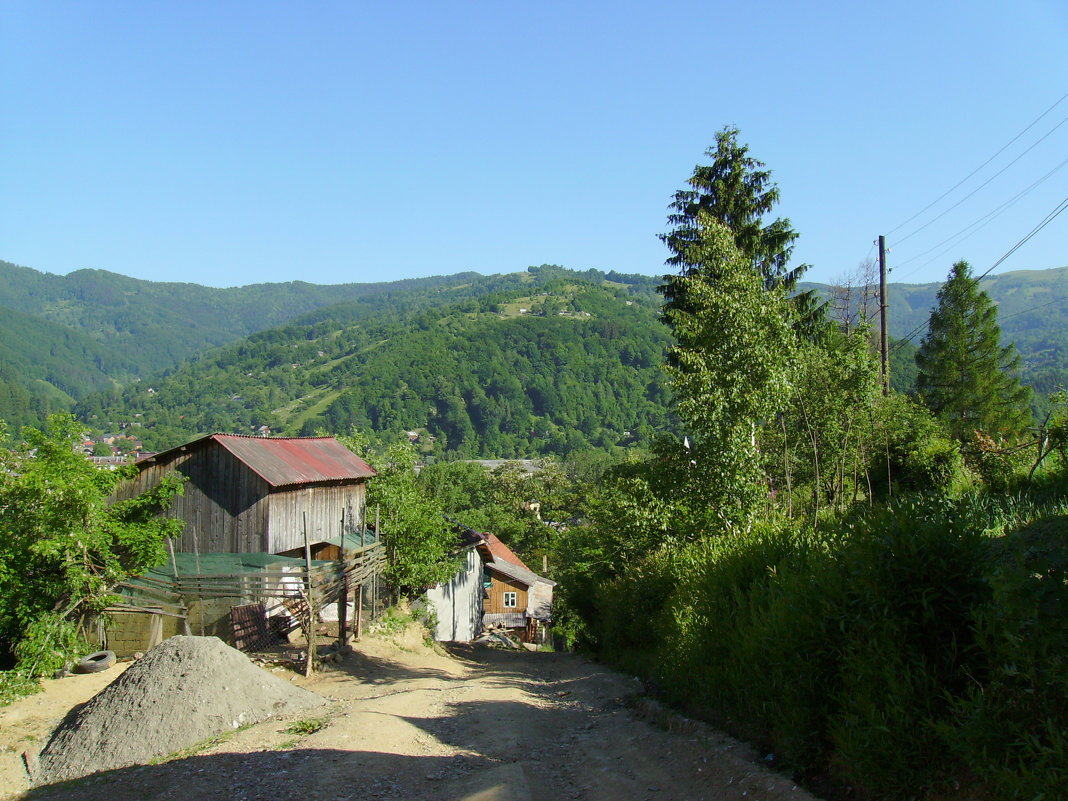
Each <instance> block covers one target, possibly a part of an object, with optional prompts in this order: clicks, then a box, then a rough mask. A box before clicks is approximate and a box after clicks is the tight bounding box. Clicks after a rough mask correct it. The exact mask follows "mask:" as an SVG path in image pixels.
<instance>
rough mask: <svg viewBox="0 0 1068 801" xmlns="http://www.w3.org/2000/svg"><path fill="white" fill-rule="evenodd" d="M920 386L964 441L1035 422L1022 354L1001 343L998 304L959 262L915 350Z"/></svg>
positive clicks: (1013, 430)
mask: <svg viewBox="0 0 1068 801" xmlns="http://www.w3.org/2000/svg"><path fill="white" fill-rule="evenodd" d="M916 365H917V366H918V367H919V371H920V372H919V375H918V377H917V380H916V388H917V390H918V391H919V394H920V397H921V398H923V401H924V403H925V404H927V407H928V408H929V409H931V411H933V412H934V413H935V414H936V415H938V416H939V417H941V418H942V419H943V420H945V421H946V422H947V424H948V425H949V426H950V429H951V431H952V432H953V434H954V435H955V436H956V437H957V438H958V439H960V440H964V439H966V438H968V437H970V436H971V435H972V433H973V432H974V431H981V432H983V433H986V434H991V435H1002V436H1012V435H1014V434H1018V433H1020V432H1021V431H1022V430H1023V429H1024V428H1026V427H1027V425H1028V424H1029V423H1030V421H1031V413H1030V406H1029V403H1030V399H1031V388H1030V387H1027V386H1022V385H1021V384H1020V380H1019V368H1020V355H1019V354H1018V353H1017V352H1016V349H1015V348H1014V347H1013V346H1012V345H1007V346H1002V345H1001V329H1000V328H999V327H998V323H997V307H995V305H994V303H993V301H992V300H990V297H989V296H988V295H987V294H986V292H983V291H982V290H980V289H979V285H978V282H977V281H976V280H975V279H974V278H972V275H971V267H969V265H968V262H966V261H958V262H957V263H956V264H954V265H953V268H952V269H951V270H950V272H949V277H948V279H947V280H946V283H945V284H944V285H943V286H942V288H941V289H940V290H939V291H938V305H937V306H936V307H935V308H934V309H933V310H932V312H931V321H930V325H929V328H928V331H927V335H926V336H925V337H924V339H923V341H922V343H921V344H920V349H919V351H918V352H917V354H916Z"/></svg>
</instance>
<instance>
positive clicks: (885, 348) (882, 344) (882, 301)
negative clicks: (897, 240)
mask: <svg viewBox="0 0 1068 801" xmlns="http://www.w3.org/2000/svg"><path fill="white" fill-rule="evenodd" d="M886 307H887V303H886V237H885V236H882V235H881V234H880V235H879V328H880V331H879V354H880V356H881V357H882V372H883V394H884V395H889V394H890V334H889V332H888V331H887V328H886Z"/></svg>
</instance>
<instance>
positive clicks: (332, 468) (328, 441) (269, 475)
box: [143, 434, 375, 487]
mask: <svg viewBox="0 0 1068 801" xmlns="http://www.w3.org/2000/svg"><path fill="white" fill-rule="evenodd" d="M209 442H216V443H218V444H219V445H220V446H222V447H223V448H225V449H226V450H227V451H229V452H230V453H232V454H233V455H234V456H235V457H236V458H237V459H239V460H240V461H241V462H242V463H244V464H245V465H246V466H247V467H248V468H249V469H250V470H252V472H254V473H255V474H256V475H258V476H259V477H260V478H262V479H263V480H264V481H266V482H267V484H268V485H270V486H271V487H289V486H295V485H300V484H316V483H322V482H336V481H342V482H343V481H357V480H361V479H365V478H370V477H371V476H373V475H375V471H374V470H373V469H372V468H371V466H370V465H369V464H367V462H365V461H364V460H363V459H361V458H360V457H358V456H356V454H354V453H353V452H352V451H350V450H349V449H348V448H346V447H345V446H344V445H342V444H341V443H340V442H338V441H337V440H336V439H334V438H333V437H250V436H245V435H243V434H209V435H207V436H205V437H201V438H200V439H198V440H194V441H193V442H189V443H187V444H185V445H181V446H179V447H178V448H172V449H171V450H170V451H165V452H163V453H159V454H156V455H155V456H153V457H151V458H150V459H146V460H143V461H144V462H146V463H151V462H155V461H162V460H166V458H167V457H168V456H169V455H170V454H172V453H176V452H180V451H182V450H187V449H189V448H195V447H203V446H204V445H207V444H208V443H209Z"/></svg>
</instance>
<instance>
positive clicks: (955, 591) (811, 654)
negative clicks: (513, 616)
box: [595, 494, 1068, 799]
mask: <svg viewBox="0 0 1068 801" xmlns="http://www.w3.org/2000/svg"><path fill="white" fill-rule="evenodd" d="M1066 532H1068V508H1066V507H1065V505H1064V503H1063V502H1061V501H1055V500H1049V499H1044V500H1042V501H1036V500H1034V499H1033V498H1030V497H1027V496H1025V495H1018V496H1000V497H998V496H990V495H982V494H972V495H968V496H966V497H964V498H962V499H959V500H956V501H952V500H946V499H937V498H936V499H932V498H911V499H902V500H896V501H894V502H893V503H889V504H887V505H885V506H881V507H876V508H870V509H866V510H864V511H862V512H859V513H857V514H854V515H852V516H851V517H849V518H846V519H843V520H842V521H840V522H839V524H838V525H837V526H833V527H827V528H824V529H822V530H821V531H818V532H817V531H813V530H805V529H798V528H796V527H795V526H793V525H791V524H786V523H780V524H767V525H765V526H762V527H757V528H755V529H754V530H752V531H751V532H749V533H748V534H746V535H744V536H740V537H736V538H731V539H716V540H710V541H704V542H700V543H695V544H691V545H687V546H683V547H679V548H674V549H671V548H664V549H661V550H660V551H657V552H655V553H652V554H649V555H648V556H647V558H646V559H644V560H642V561H640V562H638V563H636V564H633V565H631V566H630V567H629V569H628V570H626V571H625V572H624V573H623V575H622V576H620V577H618V578H616V579H615V580H614V581H612V582H611V583H608V584H605V585H602V586H601V587H600V589H599V591H598V593H597V594H596V601H595V606H596V607H597V621H598V624H597V630H596V634H597V636H598V638H599V640H600V642H601V644H602V646H603V648H604V653H605V654H606V655H607V656H608V657H609V658H610V659H613V660H615V661H617V662H618V663H620V664H623V665H625V666H627V667H628V668H630V669H632V670H635V671H637V672H640V673H642V674H643V675H645V676H647V677H648V678H649V679H650V680H651V681H652V682H653V683H654V685H655V686H656V687H657V688H659V690H660V692H661V693H662V694H664V695H665V696H667V697H668V698H669V699H670V700H671V701H673V702H675V703H677V704H682V705H686V706H687V707H689V708H690V709H691V710H692V709H693V708H695V707H697V708H700V709H701V710H703V711H705V712H706V713H707V714H709V715H710V716H712V717H713V718H714V719H716V720H717V721H718V722H720V723H724V724H726V725H728V726H730V727H731V728H733V729H734V730H735V731H737V732H738V733H740V734H742V735H744V736H747V737H749V738H751V739H753V740H756V741H758V742H761V743H762V744H764V745H765V746H767V747H768V748H769V749H770V750H773V751H774V752H775V753H776V755H777V757H778V758H780V759H781V760H782V761H783V762H785V763H786V764H787V765H788V766H790V767H791V768H793V769H794V770H795V771H796V772H797V773H798V774H801V775H806V774H813V773H820V774H823V775H830V776H833V777H834V778H836V779H837V780H839V781H840V782H842V783H844V784H848V785H850V786H852V787H854V788H856V789H857V790H858V791H859V792H861V793H863V794H864V795H866V796H868V797H871V798H887V799H890V798H893V799H899V798H913V797H915V798H920V797H924V796H925V795H927V796H930V795H933V794H939V797H946V795H947V794H949V795H950V796H951V795H952V788H953V787H954V786H955V785H956V784H957V783H958V782H962V781H964V782H970V783H971V784H972V785H973V789H974V785H975V783H976V782H979V784H980V785H981V787H980V792H988V793H989V797H991V798H1008V797H1012V798H1024V799H1039V798H1045V799H1052V798H1062V797H1068V791H1066V789H1065V788H1066V787H1068V784H1066V782H1068V745H1066V741H1068V735H1066V731H1068V667H1066V664H1068V663H1066V657H1068V585H1066V579H1068V572H1066V571H1068V556H1066V554H1068V548H1066V542H1068V534H1066ZM983 788H985V790H984V789H983Z"/></svg>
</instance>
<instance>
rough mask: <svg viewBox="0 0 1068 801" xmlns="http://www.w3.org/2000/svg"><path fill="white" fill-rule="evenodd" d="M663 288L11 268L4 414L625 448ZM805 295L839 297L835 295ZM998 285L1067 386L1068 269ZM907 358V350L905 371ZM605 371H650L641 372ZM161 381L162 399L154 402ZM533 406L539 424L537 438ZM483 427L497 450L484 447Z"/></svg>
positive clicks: (1049, 368) (604, 279)
mask: <svg viewBox="0 0 1068 801" xmlns="http://www.w3.org/2000/svg"><path fill="white" fill-rule="evenodd" d="M659 283H660V278H659V277H650V276H640V275H621V274H618V273H615V272H609V273H604V272H601V271H598V270H588V271H583V272H579V271H572V270H566V269H564V268H561V267H557V266H554V265H542V266H541V267H539V268H530V269H529V270H528V271H526V272H522V273H511V274H498V275H490V276H483V275H480V274H477V273H462V274H457V275H453V276H437V277H432V278H423V279H409V280H405V281H398V282H389V283H373V284H342V285H333V286H328V285H313V284H306V283H303V282H293V283H289V284H258V285H251V286H247V287H237V288H231V289H213V288H209V287H202V286H199V285H196V284H181V283H156V282H151V281H141V280H139V279H133V278H127V277H125V276H121V275H117V274H115V273H108V272H105V271H101V270H79V271H77V272H75V273H71V274H70V275H67V276H55V275H48V274H45V273H40V272H37V271H35V270H32V269H29V268H25V267H18V266H16V265H13V264H9V263H7V262H0V307H4V312H3V314H2V315H0V337H2V338H0V418H4V419H7V420H8V421H9V422H10V423H12V424H18V423H23V422H34V421H35V420H39V419H40V416H41V415H43V414H44V413H47V412H48V411H53V410H58V409H63V408H71V406H72V405H73V404H75V403H78V408H79V410H80V411H81V412H82V413H83V414H85V415H86V416H87V417H89V416H91V415H96V418H95V421H93V422H94V424H98V425H103V424H104V423H109V424H110V423H115V424H119V423H122V424H125V425H132V424H135V423H138V424H140V427H143V428H148V429H152V428H155V430H157V432H158V434H159V437H158V439H159V440H160V442H165V443H168V444H169V443H171V442H173V440H175V439H178V438H181V437H183V436H186V435H188V434H192V433H197V432H199V431H203V430H245V428H246V427H251V426H253V424H256V425H268V426H270V427H271V428H272V429H273V430H275V431H276V432H284V433H300V432H301V431H304V432H308V431H312V430H314V429H315V428H316V427H317V426H327V427H330V428H331V429H333V430H342V429H345V428H347V427H348V426H350V425H358V426H359V427H361V428H371V429H379V430H383V431H386V430H392V431H398V430H400V429H402V428H409V429H410V428H423V429H425V430H426V436H427V437H435V438H437V439H447V440H449V441H451V443H452V445H453V446H458V445H459V444H460V443H463V442H464V441H465V440H466V442H467V445H464V446H463V447H464V449H465V451H466V452H469V453H471V454H475V453H477V454H479V455H488V456H507V455H511V453H512V452H513V451H514V452H516V453H518V452H522V449H523V448H527V447H528V446H529V445H530V443H529V442H527V441H526V439H527V438H529V437H535V438H536V439H537V438H540V440H539V443H536V444H537V445H538V447H542V446H545V447H548V446H547V445H546V443H547V442H549V441H551V442H552V443H553V447H557V448H563V447H567V446H566V443H564V442H563V441H564V440H566V438H567V434H568V431H567V429H568V427H569V426H573V427H575V429H576V430H578V431H579V434H578V435H576V436H574V437H572V442H571V445H570V447H578V445H579V444H580V443H579V440H580V439H581V440H583V441H584V442H586V443H592V442H595V441H596V442H620V441H624V440H626V439H627V437H628V436H629V437H634V436H636V434H635V433H634V432H635V430H636V429H637V428H638V427H644V428H643V431H646V433H648V432H647V430H646V429H647V428H648V427H656V426H657V425H663V424H666V421H667V419H668V418H667V417H665V416H664V415H665V414H666V412H665V411H663V410H662V411H661V412H659V413H657V412H654V411H653V409H652V407H651V406H650V405H649V404H650V403H652V402H653V399H655V401H656V402H657V403H661V402H663V403H666V402H667V398H666V395H664V392H665V390H664V386H663V382H662V376H660V370H659V362H658V360H659V359H661V358H662V353H663V349H664V347H666V343H667V333H666V329H665V328H664V327H663V326H662V325H660V324H659V322H657V314H658V310H659V304H660V296H659V295H658V294H657V293H656V287H657V285H658V284H659ZM939 286H940V285H939V284H937V283H931V284H891V285H890V287H889V291H890V323H891V324H890V329H891V335H892V336H894V337H902V336H906V335H909V334H914V338H913V342H914V343H918V342H919V339H920V336H921V335H922V328H923V326H924V324H925V322H926V319H927V316H928V314H929V311H930V309H931V307H932V306H933V305H934V303H935V296H936V293H937V290H938V287H939ZM802 288H812V289H816V290H817V291H819V292H820V294H822V295H824V296H825V297H830V296H831V294H832V290H831V287H830V286H829V285H826V284H803V285H802ZM983 288H984V289H986V291H987V292H988V293H990V295H991V297H992V298H993V299H994V300H995V301H996V302H997V303H998V304H999V317H1000V321H1001V323H1002V329H1003V332H1004V338H1005V340H1007V341H1014V342H1016V344H1017V346H1018V347H1019V349H1020V351H1021V353H1022V354H1023V357H1024V364H1025V376H1024V377H1025V379H1026V380H1027V381H1028V382H1029V383H1032V384H1033V385H1034V386H1035V388H1036V393H1037V394H1038V395H1044V394H1046V393H1048V392H1050V391H1052V390H1053V389H1055V388H1056V387H1057V386H1060V385H1062V384H1064V383H1066V382H1068V267H1066V268H1058V269H1053V270H1030V271H1020V272H1014V273H1003V274H1000V275H995V276H989V277H987V278H986V279H984V281H983ZM523 309H525V311H522V310H523ZM907 352H908V348H907V347H905V348H903V349H901V350H899V351H898V352H897V354H896V355H897V356H898V357H899V358H898V363H899V364H900V365H902V366H903V367H904V368H905V369H907V368H908V366H909V365H908V362H909V359H910V357H908V356H907ZM428 354H435V355H434V356H433V357H432V358H430V357H428ZM902 354H906V355H905V357H904V360H903V361H902V359H901V357H902ZM543 357H544V358H543ZM569 360H573V361H569ZM598 360H602V361H604V360H607V361H609V362H616V363H619V364H623V365H626V366H627V367H628V369H630V368H635V369H637V370H638V371H639V372H640V375H641V378H640V379H639V378H637V377H636V375H635V374H631V373H628V374H627V375H626V376H625V377H624V375H623V373H618V374H617V373H613V372H612V367H613V365H612V364H609V365H607V366H606V367H605V368H604V369H602V368H600V367H598V366H597V365H596V362H597V361H598ZM482 362H487V363H488V366H487V364H482ZM550 365H551V366H550ZM567 372H571V373H574V374H576V375H579V376H581V378H580V379H579V381H578V382H577V384H578V387H577V388H574V387H572V388H571V389H568V387H569V386H570V385H569V384H568V381H566V380H564V378H565V377H564V376H563V375H562V374H564V373H567ZM558 374H560V375H558ZM428 375H436V376H438V378H437V379H436V380H437V381H438V384H437V385H436V386H435V385H433V381H431V380H423V378H424V377H425V376H428ZM457 375H460V376H468V375H471V376H479V381H480V382H481V383H480V384H479V386H475V385H474V384H471V385H468V382H466V381H465V380H459V379H457V378H456V376H457ZM412 376H415V377H416V378H417V380H415V381H412V380H409V379H410V378H411V377H412ZM509 376H511V377H512V378H513V379H518V380H519V381H520V385H521V388H522V389H523V392H522V396H523V397H520V395H519V394H517V392H518V391H517V389H516V387H515V386H514V385H513V384H512V383H511V382H510V381H509V380H508V377H509ZM149 378H151V381H148V379H149ZM638 380H640V381H643V382H645V387H644V391H645V393H646V397H645V398H644V399H642V398H640V397H639V396H640V395H641V393H640V392H638V390H637V385H636V384H635V383H634V382H635V381H638ZM495 381H496V382H497V383H496V384H494V383H493V382H495ZM612 381H615V382H618V383H620V385H621V387H623V388H621V389H620V392H619V393H618V395H619V397H625V398H626V400H625V401H624V403H623V407H624V408H623V409H622V411H621V410H620V409H619V408H617V407H618V406H619V397H615V398H613V397H612V396H611V395H612V393H610V392H608V391H607V389H606V387H604V386H602V384H605V383H606V382H612ZM524 382H530V383H532V384H536V385H537V386H536V387H530V386H523V384H524ZM476 383H477V382H476ZM491 385H492V387H493V391H492V392H487V391H486V388H487V387H488V386H491ZM372 388H373V389H372ZM150 389H151V390H152V392H151V393H149V392H148V390H150ZM164 390H166V393H165V396H167V397H168V399H167V401H166V402H162V401H163V398H162V397H157V398H155V399H154V400H153V401H152V402H149V401H148V400H146V399H147V398H148V396H149V395H161V394H163V393H164ZM450 393H451V394H450ZM480 393H481V394H480ZM494 393H496V394H494ZM569 393H570V394H569ZM183 394H184V395H185V396H186V397H185V399H184V400H183V399H182V396H183ZM483 395H485V398H483ZM449 398H451V401H450V400H449ZM450 403H451V405H450ZM146 404H147V405H146ZM553 404H563V406H564V407H566V408H562V409H553V408H550V407H551V406H552V405H553ZM142 407H144V408H142ZM150 407H151V408H150ZM164 407H166V408H164ZM461 409H463V410H464V411H463V414H460V410H461ZM576 411H577V412H579V413H578V414H577V415H576V414H575V412H576ZM160 412H165V413H164V414H162V415H161V414H159V413H160ZM134 415H137V417H136V418H135V417H134ZM524 415H527V417H529V418H530V419H531V420H532V421H533V423H532V424H531V425H528V426H527V429H526V433H525V434H524V433H523V432H521V431H519V429H520V428H522V427H523V426H524V425H527V422H529V421H527V417H524ZM597 415H601V416H602V418H603V419H602V421H601V422H600V423H598V422H596V420H595V418H596V416H597ZM112 418H115V419H112ZM446 418H451V419H452V422H451V423H448V424H445V423H444V422H443V421H444V420H445V419H446ZM465 419H466V421H467V424H470V426H471V429H470V430H468V428H467V425H466V424H465V422H464V420H465ZM546 422H547V423H551V425H546V426H545V427H544V429H543V430H542V431H540V432H538V431H537V430H536V429H537V426H538V425H539V424H540V423H546ZM434 431H436V432H437V433H436V434H434V433H432V432H434ZM487 431H488V432H490V433H489V435H488V436H489V440H488V442H489V444H491V445H492V444H493V443H496V445H494V447H496V448H498V449H499V450H497V451H494V450H492V449H490V448H488V447H487V440H486V439H485V436H486V434H485V432H487ZM625 431H627V432H630V434H628V435H624V433H623V432H625ZM472 432H474V433H472ZM546 432H548V433H546ZM149 439H150V441H151V436H150V437H149ZM506 451H507V453H506Z"/></svg>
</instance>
